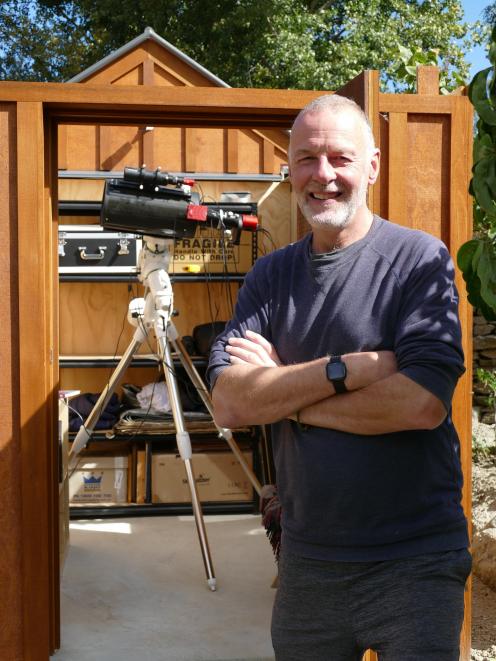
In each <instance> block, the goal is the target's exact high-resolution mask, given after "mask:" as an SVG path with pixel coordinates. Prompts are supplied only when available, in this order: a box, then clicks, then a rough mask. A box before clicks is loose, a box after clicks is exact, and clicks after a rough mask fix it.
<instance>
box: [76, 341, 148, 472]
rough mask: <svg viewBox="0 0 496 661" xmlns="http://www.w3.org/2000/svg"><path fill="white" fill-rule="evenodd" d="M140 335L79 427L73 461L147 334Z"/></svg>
mask: <svg viewBox="0 0 496 661" xmlns="http://www.w3.org/2000/svg"><path fill="white" fill-rule="evenodd" d="M135 335H136V334H135ZM138 336H139V337H135V338H134V339H133V340H132V341H131V343H130V345H129V346H128V348H127V349H126V351H125V352H124V354H123V356H122V358H121V359H120V361H119V363H118V365H117V367H116V368H115V370H114V371H113V373H112V375H111V377H110V379H109V381H108V383H107V385H106V386H105V388H104V389H103V392H102V394H101V395H100V397H99V398H98V400H97V402H96V404H95V406H94V407H93V408H92V410H91V412H90V414H89V415H88V417H87V418H86V420H85V422H84V425H82V426H81V427H80V428H79V431H78V433H77V434H76V438H75V439H74V442H73V444H72V448H71V452H70V456H69V461H70V462H72V461H73V460H74V458H75V457H76V455H77V454H79V452H81V450H82V449H83V448H84V446H85V445H86V443H87V442H88V441H89V440H90V438H91V434H92V432H93V429H94V428H95V425H96V423H97V422H98V420H99V418H100V416H101V414H102V411H104V410H105V407H106V406H107V404H108V402H109V401H110V398H111V397H112V395H113V394H114V392H115V389H116V388H117V386H118V385H119V382H120V380H121V378H122V377H123V376H124V372H125V371H126V369H127V368H128V366H129V364H130V363H131V361H132V359H133V356H134V354H135V353H136V351H137V350H138V349H139V348H140V346H141V344H142V343H143V340H144V338H145V337H146V336H143V337H141V331H138Z"/></svg>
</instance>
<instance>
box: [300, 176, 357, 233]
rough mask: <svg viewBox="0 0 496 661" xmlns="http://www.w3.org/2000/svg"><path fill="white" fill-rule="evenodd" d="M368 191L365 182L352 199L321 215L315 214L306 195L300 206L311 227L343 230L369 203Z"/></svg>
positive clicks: (302, 198)
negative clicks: (307, 201)
mask: <svg viewBox="0 0 496 661" xmlns="http://www.w3.org/2000/svg"><path fill="white" fill-rule="evenodd" d="M367 189H368V184H367V182H364V184H363V185H362V187H361V188H360V190H358V191H357V192H356V193H355V194H354V195H352V196H351V198H348V199H345V200H343V201H342V202H341V203H340V204H339V207H338V208H337V209H335V210H334V211H330V210H329V211H322V212H321V213H313V212H312V210H311V208H310V205H309V204H307V203H306V202H305V196H304V194H302V195H301V197H300V199H298V205H299V207H300V209H301V212H302V214H303V215H304V216H305V219H306V221H307V222H308V224H309V225H310V226H311V227H315V228H316V229H318V228H326V227H332V228H333V229H343V228H344V227H346V226H347V225H348V223H349V222H350V221H351V220H352V218H353V217H354V216H355V214H356V212H357V211H358V209H359V207H360V206H362V204H364V203H365V202H366V201H367Z"/></svg>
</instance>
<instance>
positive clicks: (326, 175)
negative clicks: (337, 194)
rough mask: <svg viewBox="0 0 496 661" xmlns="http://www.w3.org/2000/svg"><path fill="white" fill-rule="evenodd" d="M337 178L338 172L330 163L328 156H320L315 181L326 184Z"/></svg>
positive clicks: (316, 164) (315, 171)
mask: <svg viewBox="0 0 496 661" xmlns="http://www.w3.org/2000/svg"><path fill="white" fill-rule="evenodd" d="M335 178H336V171H335V170H334V168H333V167H332V164H331V163H330V162H329V159H328V158H327V157H326V156H320V157H319V158H318V159H317V161H316V163H315V170H314V173H313V179H314V180H315V181H318V182H319V183H325V184H326V183H328V182H329V181H334V179H335Z"/></svg>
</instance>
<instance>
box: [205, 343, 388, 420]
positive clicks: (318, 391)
mask: <svg viewBox="0 0 496 661" xmlns="http://www.w3.org/2000/svg"><path fill="white" fill-rule="evenodd" d="M343 360H344V362H345V364H346V366H347V371H348V374H347V377H346V387H347V388H348V389H349V390H355V389H358V388H363V387H364V386H366V385H369V384H370V383H373V382H375V381H377V380H379V379H381V378H384V376H387V375H389V374H392V373H393V372H394V371H395V369H396V364H395V360H394V355H393V354H392V352H388V351H384V352H363V353H356V354H346V355H344V356H343ZM327 361H328V358H327V357H323V358H319V359H317V360H314V361H311V362H308V363H299V364H294V365H281V366H276V367H264V366H257V365H252V364H247V363H242V364H233V365H231V367H228V368H226V369H225V370H224V371H223V372H222V373H221V374H220V375H219V377H218V379H217V383H216V384H215V387H214V389H213V393H212V399H213V404H214V409H215V418H216V421H217V423H218V424H220V425H222V426H224V427H239V426H243V425H254V424H267V423H271V422H276V421H278V420H281V419H283V418H286V417H289V416H290V415H291V414H293V413H295V412H296V411H299V410H300V409H305V408H306V407H308V406H310V405H313V404H316V403H317V402H320V401H321V400H325V399H328V398H332V396H333V395H334V394H335V393H334V388H333V386H332V384H331V383H330V382H329V381H328V379H327V377H326V372H325V366H326V364H327Z"/></svg>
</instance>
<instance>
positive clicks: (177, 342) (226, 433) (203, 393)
mask: <svg viewBox="0 0 496 661" xmlns="http://www.w3.org/2000/svg"><path fill="white" fill-rule="evenodd" d="M169 326H170V333H169V336H171V337H170V341H171V344H172V346H173V348H174V350H175V351H176V352H177V354H178V356H179V360H180V361H181V364H182V366H183V367H184V369H185V370H186V373H187V375H188V376H189V378H190V379H191V382H192V383H193V385H194V386H195V388H196V390H197V392H198V394H199V395H200V397H201V400H202V402H203V403H204V404H205V406H206V408H207V411H208V412H209V413H210V415H211V416H212V420H213V421H214V424H215V426H216V427H217V430H218V432H219V436H220V437H221V438H223V439H224V440H225V441H226V443H227V444H228V445H229V447H230V449H231V450H232V452H233V453H234V456H235V457H236V459H237V460H238V461H239V463H240V464H241V468H242V469H243V470H244V472H245V474H246V476H247V477H248V479H249V480H250V482H251V484H252V486H253V488H254V489H255V491H256V492H257V494H258V495H260V492H261V491H262V485H261V484H260V482H259V481H258V479H257V477H256V475H255V473H254V472H253V471H252V469H251V468H250V467H249V466H248V464H247V462H246V459H245V457H244V455H243V453H242V452H241V450H240V449H239V446H238V444H237V443H236V441H235V440H234V438H233V435H232V432H231V430H230V429H226V428H224V427H219V426H218V425H217V423H216V422H215V419H214V413H213V406H212V400H211V399H210V395H209V393H208V390H207V388H206V386H205V384H204V383H203V381H202V379H201V377H200V375H199V374H198V371H197V369H196V367H195V366H194V364H193V361H192V360H191V358H190V357H189V354H188V352H187V351H186V348H185V346H184V344H183V342H182V340H181V339H180V338H179V336H178V334H177V331H176V329H175V327H173V324H172V323H171V324H170V325H169ZM174 335H175V336H176V337H174Z"/></svg>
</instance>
